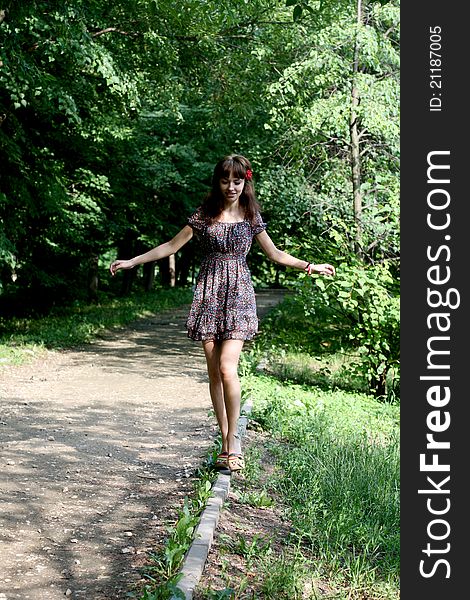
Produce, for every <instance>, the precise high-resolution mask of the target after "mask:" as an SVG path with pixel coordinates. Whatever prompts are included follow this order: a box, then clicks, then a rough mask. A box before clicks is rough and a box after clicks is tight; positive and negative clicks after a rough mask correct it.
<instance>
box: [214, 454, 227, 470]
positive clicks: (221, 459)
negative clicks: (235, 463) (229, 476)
mask: <svg viewBox="0 0 470 600" xmlns="http://www.w3.org/2000/svg"><path fill="white" fill-rule="evenodd" d="M214 469H228V452H220V454H217V458H216V459H215V463H214Z"/></svg>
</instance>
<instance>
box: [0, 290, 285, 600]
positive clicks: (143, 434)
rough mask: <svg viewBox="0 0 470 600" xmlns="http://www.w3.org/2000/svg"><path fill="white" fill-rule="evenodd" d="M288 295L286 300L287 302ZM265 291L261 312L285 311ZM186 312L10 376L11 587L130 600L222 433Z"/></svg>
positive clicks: (4, 433) (7, 539) (5, 441)
mask: <svg viewBox="0 0 470 600" xmlns="http://www.w3.org/2000/svg"><path fill="white" fill-rule="evenodd" d="M279 297H282V293H281V296H279ZM279 297H278V296H277V295H276V298H275V299H273V298H272V297H270V296H268V295H267V294H265V295H264V296H263V297H262V298H260V301H259V307H260V316H262V315H263V314H264V313H265V312H266V310H268V309H269V307H270V305H271V304H273V303H274V304H275V303H276V302H277V301H278V299H279ZM186 315H187V310H186V309H182V310H178V311H173V312H172V313H165V314H161V315H158V316H155V317H152V318H149V319H142V320H139V321H138V322H136V323H134V324H133V325H132V326H131V327H129V328H126V329H122V330H119V331H115V332H112V333H109V334H106V336H105V337H104V338H103V339H101V340H100V341H98V342H96V343H94V344H91V345H90V346H87V347H85V348H83V349H82V350H75V351H73V352H62V353H51V355H50V358H48V359H47V360H45V361H43V362H41V361H38V362H36V363H34V364H32V365H29V366H25V367H21V368H18V369H12V371H11V372H10V373H6V372H4V373H3V375H2V378H1V381H0V399H1V405H0V406H1V414H0V487H1V494H2V512H1V515H0V518H1V520H0V524H1V527H0V544H1V546H2V552H1V555H0V593H3V594H5V595H6V597H7V598H8V599H9V600H11V599H20V598H21V600H27V599H29V598H31V599H35V600H36V599H37V598H40V599H41V600H56V599H57V600H58V599H59V598H63V597H64V593H66V592H67V590H70V593H71V597H72V598H87V599H91V598H92V599H93V600H111V599H121V598H125V597H126V594H127V592H128V591H130V590H131V589H132V586H133V584H134V583H135V582H137V581H138V580H139V578H140V574H139V568H140V567H141V565H142V564H143V563H144V562H145V561H146V556H147V554H148V552H149V551H151V550H152V549H153V548H155V546H156V544H158V542H159V540H162V539H164V538H165V537H166V534H167V531H166V526H167V525H169V524H171V523H173V522H174V520H175V519H176V517H177V512H178V510H179V508H180V507H181V502H182V499H183V497H184V496H185V495H186V494H187V493H188V491H189V490H190V489H191V487H192V483H191V478H192V477H193V476H194V474H195V472H196V470H197V468H198V467H199V466H200V465H201V464H202V463H203V462H204V459H205V456H207V452H208V450H209V448H210V447H211V446H212V443H213V440H214V438H215V436H216V433H217V428H216V424H215V420H214V418H213V416H211V415H210V413H209V409H210V400H209V395H208V389H207V381H208V380H207V374H206V369H205V360H204V355H203V351H202V348H201V344H199V343H194V342H193V341H191V340H189V339H187V337H186V331H185V329H184V325H185V320H186Z"/></svg>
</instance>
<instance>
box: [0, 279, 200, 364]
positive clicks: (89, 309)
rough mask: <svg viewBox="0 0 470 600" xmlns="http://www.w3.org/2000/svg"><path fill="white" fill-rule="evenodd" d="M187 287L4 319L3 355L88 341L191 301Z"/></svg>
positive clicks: (15, 356) (21, 356)
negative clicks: (105, 332)
mask: <svg viewBox="0 0 470 600" xmlns="http://www.w3.org/2000/svg"><path fill="white" fill-rule="evenodd" d="M191 298H192V293H191V290H189V289H187V288H183V289H179V288H171V289H159V290H155V291H154V292H153V293H152V294H151V295H150V294H143V293H140V294H139V293H134V294H132V295H130V296H127V297H126V298H120V299H109V298H103V299H102V301H101V302H100V303H98V304H96V303H93V304H88V303H79V302H76V303H75V305H74V306H72V307H69V308H65V309H63V308H57V309H55V310H52V311H51V313H50V314H49V315H47V316H45V317H37V318H32V317H30V318H15V319H0V358H1V359H2V360H3V362H10V361H13V362H22V361H23V360H27V359H28V357H29V356H30V355H31V353H37V352H38V351H39V349H40V348H49V349H64V348H71V347H74V346H77V345H81V344H86V343H89V342H91V341H93V340H95V339H96V338H97V337H99V335H100V334H102V333H103V332H104V331H105V330H106V329H108V330H109V329H112V328H114V327H122V326H124V325H127V324H128V323H130V322H131V321H134V320H135V319H138V318H139V317H142V316H149V315H152V314H155V313H158V312H161V311H163V310H169V309H174V308H177V307H179V306H182V305H185V304H188V303H189V302H190V301H191Z"/></svg>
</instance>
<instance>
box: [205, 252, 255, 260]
mask: <svg viewBox="0 0 470 600" xmlns="http://www.w3.org/2000/svg"><path fill="white" fill-rule="evenodd" d="M245 258H246V255H245V254H241V253H236V252H211V253H210V254H206V256H204V258H203V260H245Z"/></svg>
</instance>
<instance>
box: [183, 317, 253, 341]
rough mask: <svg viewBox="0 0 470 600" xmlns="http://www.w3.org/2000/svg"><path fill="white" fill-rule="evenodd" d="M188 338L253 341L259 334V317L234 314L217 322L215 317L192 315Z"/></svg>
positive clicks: (188, 326)
mask: <svg viewBox="0 0 470 600" xmlns="http://www.w3.org/2000/svg"><path fill="white" fill-rule="evenodd" d="M186 328H187V330H188V337H189V338H190V339H192V340H195V341H201V340H251V339H253V338H254V337H255V335H256V334H257V333H258V317H257V316H255V315H246V314H245V315H240V314H232V315H228V316H226V317H225V318H223V319H222V321H221V322H217V319H214V317H213V316H210V315H207V314H202V315H199V316H192V315H190V316H189V318H188V321H187V323H186Z"/></svg>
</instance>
